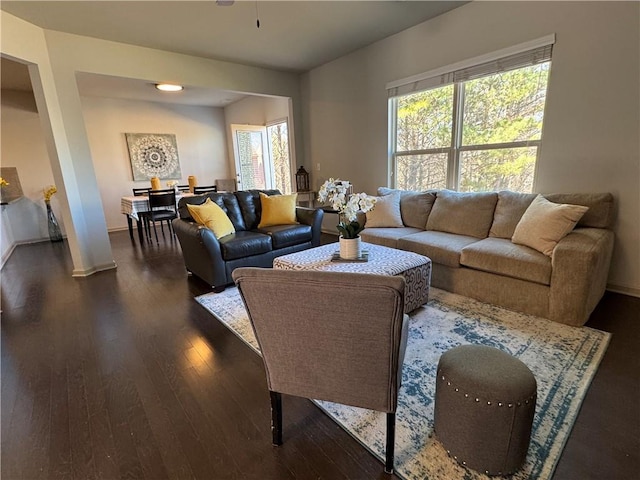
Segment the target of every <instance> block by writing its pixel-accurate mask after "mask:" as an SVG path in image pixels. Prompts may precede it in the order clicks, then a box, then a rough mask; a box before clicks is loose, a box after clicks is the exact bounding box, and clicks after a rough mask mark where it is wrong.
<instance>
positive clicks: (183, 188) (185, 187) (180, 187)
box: [178, 185, 189, 192]
mask: <svg viewBox="0 0 640 480" xmlns="http://www.w3.org/2000/svg"><path fill="white" fill-rule="evenodd" d="M178 191H179V192H188V191H189V185H178Z"/></svg>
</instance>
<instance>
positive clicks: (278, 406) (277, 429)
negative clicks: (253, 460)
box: [269, 391, 282, 445]
mask: <svg viewBox="0 0 640 480" xmlns="http://www.w3.org/2000/svg"><path fill="white" fill-rule="evenodd" d="M269 395H270V396H271V438H272V440H271V443H273V444H274V445H282V396H281V395H280V393H278V392H272V391H269Z"/></svg>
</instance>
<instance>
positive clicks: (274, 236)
mask: <svg viewBox="0 0 640 480" xmlns="http://www.w3.org/2000/svg"><path fill="white" fill-rule="evenodd" d="M257 232H259V233H264V234H265V235H269V236H270V237H271V245H272V247H273V249H274V250H276V249H278V248H285V247H290V246H291V245H298V244H300V243H304V242H310V241H311V239H312V231H311V225H273V226H270V227H265V228H259V229H258V230H257Z"/></svg>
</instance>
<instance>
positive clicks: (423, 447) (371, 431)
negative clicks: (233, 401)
mask: <svg viewBox="0 0 640 480" xmlns="http://www.w3.org/2000/svg"><path fill="white" fill-rule="evenodd" d="M430 298H431V299H430V300H429V302H428V303H427V304H426V305H425V306H423V307H421V308H419V309H417V310H415V311H414V312H413V313H412V314H411V315H410V316H411V323H410V330H409V342H408V345H407V350H406V355H405V361H404V367H403V372H402V387H401V389H400V394H399V400H398V410H397V421H396V458H395V466H396V474H397V475H398V476H399V477H401V478H404V479H407V480H408V479H429V480H445V479H446V480H450V479H464V480H477V479H488V478H489V477H486V476H485V475H482V474H479V473H476V472H473V471H469V470H466V469H464V468H462V467H460V466H458V464H457V463H455V462H454V461H453V460H452V459H451V458H449V456H448V455H447V454H446V452H445V450H444V448H443V447H442V445H441V444H440V443H439V442H437V441H436V440H435V437H433V435H432V432H433V399H434V396H435V376H436V367H437V364H438V360H439V358H440V355H442V353H444V352H445V351H447V350H449V349H450V348H453V347H455V346H457V345H461V344H469V343H473V344H482V345H489V346H492V347H496V348H500V349H501V350H504V351H506V352H507V353H510V354H511V355H514V356H516V357H518V358H519V359H520V360H522V361H523V362H524V363H525V364H526V365H527V366H528V367H529V368H530V369H531V371H532V372H533V374H534V375H535V377H536V380H537V382H538V403H537V406H536V414H535V418H534V421H533V431H532V436H531V444H530V446H529V452H528V454H527V459H526V462H525V465H524V467H523V468H522V469H521V470H520V471H519V472H518V473H516V474H515V475H513V476H512V477H511V478H513V479H518V480H524V479H540V480H543V479H549V478H551V476H552V474H553V470H554V468H555V466H556V464H557V462H558V459H559V458H560V454H561V452H562V449H563V447H564V445H565V442H566V441H567V438H568V437H569V433H570V431H571V427H572V426H573V423H574V421H575V418H576V416H577V414H578V411H579V409H580V405H581V403H582V400H583V398H584V395H585V393H586V391H587V389H588V387H589V384H590V383H591V379H592V378H593V376H594V374H595V372H596V369H597V368H598V365H599V363H600V360H601V359H602V357H603V355H604V352H605V350H606V349H607V345H608V343H609V337H610V334H608V333H605V332H601V331H599V330H594V329H591V328H586V327H583V328H575V327H569V326H565V325H561V324H558V323H554V322H551V321H549V320H545V319H541V318H538V317H533V316H530V315H524V314H520V313H514V312H511V311H508V310H505V309H503V308H500V307H496V306H493V305H488V304H484V303H481V302H478V301H475V300H472V299H470V298H466V297H462V296H459V295H454V294H451V293H448V292H444V291H442V290H437V289H434V288H432V289H431V292H430ZM196 301H198V302H199V303H200V304H201V305H202V306H204V307H205V308H206V309H207V310H208V311H209V312H211V313H212V314H213V315H214V316H215V317H216V318H218V319H219V320H220V321H221V322H223V323H224V324H225V325H226V326H227V327H228V328H230V329H231V330H232V331H233V332H234V333H235V334H236V335H238V336H239V337H240V338H241V339H242V340H244V341H245V342H246V343H247V344H248V345H250V346H251V347H252V348H253V349H254V350H255V351H256V352H258V353H259V350H258V345H257V342H256V340H255V337H254V335H253V331H252V329H251V325H250V323H249V320H248V317H247V314H246V311H245V309H244V305H243V303H242V300H241V298H240V295H239V293H238V291H237V289H236V288H228V289H227V290H225V291H224V292H222V293H219V294H213V293H212V294H206V295H201V296H199V297H197V298H196ZM316 404H317V405H318V406H319V407H320V408H322V409H323V410H324V411H325V412H327V413H328V414H329V415H330V416H331V417H332V418H333V419H334V420H335V421H336V422H337V423H338V424H339V425H341V426H342V427H343V428H344V429H345V430H346V431H347V432H349V433H350V434H351V435H352V436H353V437H354V438H356V439H357V440H358V441H359V442H360V443H362V444H363V445H364V446H365V447H366V448H367V449H368V450H369V451H371V452H372V453H373V454H374V455H375V456H377V457H378V458H380V460H382V459H383V458H384V445H385V431H386V429H385V425H386V424H385V415H384V414H383V413H379V412H372V411H370V410H364V409H359V408H355V407H348V406H344V405H338V404H334V403H329V402H318V401H316ZM265 421H268V419H266V420H265ZM494 478H495V477H494Z"/></svg>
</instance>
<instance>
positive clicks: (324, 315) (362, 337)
mask: <svg viewBox="0 0 640 480" xmlns="http://www.w3.org/2000/svg"><path fill="white" fill-rule="evenodd" d="M233 279H234V280H235V282H236V284H237V285H238V289H239V290H240V294H241V296H242V299H243V301H244V303H245V305H246V307H247V311H248V313H249V319H250V321H251V325H252V327H253V330H254V333H255V335H256V339H257V340H258V344H259V346H260V351H261V352H262V358H263V361H264V366H265V371H266V375H267V386H268V389H269V392H270V396H271V430H272V436H273V444H274V445H281V444H282V401H281V394H283V393H284V394H287V395H295V396H298V397H304V398H311V399H316V400H325V401H329V402H335V403H341V404H345V405H352V406H356V407H361V408H368V409H371V410H376V411H381V412H385V413H386V414H387V442H386V459H385V471H386V472H387V473H391V472H393V458H394V442H395V412H396V408H397V404H398V390H399V388H400V382H401V378H402V363H403V360H404V351H405V347H406V344H407V333H408V318H409V317H407V316H406V315H404V313H403V312H404V287H405V281H404V279H403V278H402V277H394V276H384V275H370V274H360V273H343V272H309V271H291V270H273V269H263V268H253V267H244V268H238V269H236V270H235V271H234V272H233Z"/></svg>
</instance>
